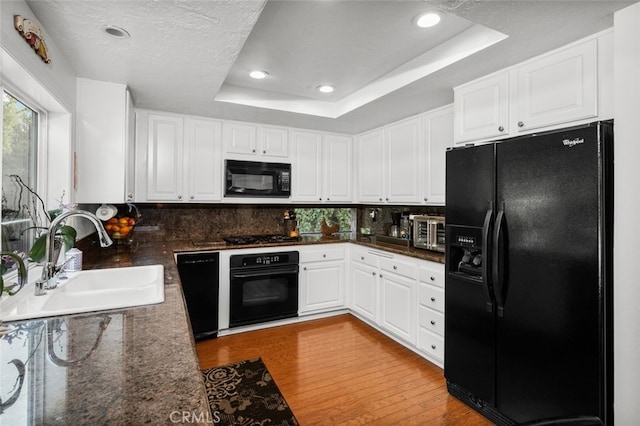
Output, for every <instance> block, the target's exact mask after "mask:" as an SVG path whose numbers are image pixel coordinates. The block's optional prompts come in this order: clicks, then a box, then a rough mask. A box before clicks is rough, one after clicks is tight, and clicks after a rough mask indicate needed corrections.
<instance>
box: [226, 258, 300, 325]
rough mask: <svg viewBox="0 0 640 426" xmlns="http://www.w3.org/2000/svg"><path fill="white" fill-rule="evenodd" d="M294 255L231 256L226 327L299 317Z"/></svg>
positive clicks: (296, 259)
mask: <svg viewBox="0 0 640 426" xmlns="http://www.w3.org/2000/svg"><path fill="white" fill-rule="evenodd" d="M298 262H299V254H298V252H297V251H287V252H278V253H261V254H246V255H234V256H231V257H230V259H229V267H230V286H231V288H230V311H229V327H238V326H242V325H248V324H256V323H261V322H266V321H273V320H276V319H282V318H292V317H296V316H298Z"/></svg>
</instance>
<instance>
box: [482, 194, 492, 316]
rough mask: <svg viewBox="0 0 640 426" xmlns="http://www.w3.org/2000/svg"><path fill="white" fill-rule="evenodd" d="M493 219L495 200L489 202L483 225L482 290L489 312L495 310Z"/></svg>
mask: <svg viewBox="0 0 640 426" xmlns="http://www.w3.org/2000/svg"><path fill="white" fill-rule="evenodd" d="M492 221H493V202H489V209H488V210H487V214H486V215H485V217H484V224H483V226H482V257H483V259H482V290H483V291H484V295H485V297H486V298H487V312H493V297H492V295H491V279H490V271H489V265H490V264H491V263H490V258H491V256H489V247H491V245H490V241H489V240H490V238H491V225H492Z"/></svg>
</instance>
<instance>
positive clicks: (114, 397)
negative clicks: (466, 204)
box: [0, 236, 444, 425]
mask: <svg viewBox="0 0 640 426" xmlns="http://www.w3.org/2000/svg"><path fill="white" fill-rule="evenodd" d="M331 243H354V244H358V245H361V246H366V247H371V248H374V249H378V250H386V251H390V252H393V253H398V254H402V255H406V256H412V257H416V258H420V259H425V260H431V261H435V262H441V263H442V262H443V261H444V260H443V259H444V257H443V255H442V254H440V253H435V252H430V251H426V250H418V249H413V248H405V247H388V246H383V245H380V244H375V243H374V242H371V241H370V240H368V239H357V240H352V239H350V238H349V237H348V236H336V237H320V236H305V237H303V238H301V240H300V241H299V242H297V243H294V244H293V245H308V244H331ZM278 245H281V246H283V245H289V246H290V245H292V244H291V243H284V244H268V245H266V244H262V245H261V244H256V245H252V246H227V245H224V244H222V243H221V242H217V241H211V242H208V243H207V242H205V243H204V244H202V243H195V244H194V242H193V241H171V242H135V241H134V242H133V243H132V244H130V245H114V246H112V247H108V248H104V249H103V248H100V247H99V246H98V245H97V243H96V242H95V240H94V237H93V236H92V237H89V238H86V239H84V240H82V241H80V242H79V243H78V247H79V248H80V249H81V250H82V251H83V268H84V269H96V268H104V267H111V268H112V267H126V266H142V265H151V264H162V265H164V268H165V301H164V302H163V303H160V304H156V305H149V306H143V307H136V308H130V309H122V310H114V311H104V312H96V313H90V314H81V315H70V316H60V317H53V318H48V319H39V320H32V321H19V322H14V323H10V324H12V325H14V326H15V327H16V328H15V330H14V331H13V332H11V333H9V334H7V335H5V336H2V337H1V338H0V348H1V351H0V371H1V372H2V374H1V375H0V392H1V393H0V398H1V401H2V411H0V413H1V414H0V423H2V424H5V423H6V424H16V423H17V422H18V420H19V421H20V422H24V421H25V419H26V420H27V423H28V424H53V425H55V424H60V425H62V424H65V425H66V424H77V425H80V424H92V425H93V424H113V425H119V424H144V423H150V424H175V423H176V421H175V420H176V419H183V416H185V415H186V416H187V417H185V418H186V419H187V420H188V423H190V424H200V423H211V418H212V417H211V414H210V411H209V406H208V404H207V400H206V395H205V392H204V386H203V385H202V381H201V377H200V370H199V364H198V358H197V354H196V350H195V344H194V340H193V337H192V333H191V328H190V325H189V321H188V317H187V313H186V309H185V304H184V298H183V295H182V291H181V288H180V280H179V275H178V271H177V268H176V265H175V261H174V257H173V255H174V253H175V252H181V251H197V250H230V249H238V248H252V247H267V246H278ZM51 359H53V360H54V361H55V362H52V361H51ZM69 360H71V361H69ZM20 370H22V371H23V373H24V374H22V375H20V374H19V372H20ZM14 395H15V399H14V398H13V396H14ZM185 413H186V414H185ZM14 419H15V421H14ZM180 421H183V420H180Z"/></svg>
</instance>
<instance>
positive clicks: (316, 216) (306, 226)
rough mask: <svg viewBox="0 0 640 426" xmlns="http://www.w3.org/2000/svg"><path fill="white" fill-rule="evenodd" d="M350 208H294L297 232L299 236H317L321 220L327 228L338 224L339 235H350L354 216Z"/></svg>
mask: <svg viewBox="0 0 640 426" xmlns="http://www.w3.org/2000/svg"><path fill="white" fill-rule="evenodd" d="M353 211H354V209H352V208H296V219H297V220H298V230H299V231H300V233H301V234H319V233H320V225H321V224H322V219H325V220H326V221H327V224H328V225H329V226H331V225H333V224H336V223H337V224H338V225H339V226H340V230H339V232H340V233H350V232H351V230H352V229H353V227H354V225H353V220H354V218H355V216H356V215H355V214H354V213H353Z"/></svg>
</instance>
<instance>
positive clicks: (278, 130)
mask: <svg viewBox="0 0 640 426" xmlns="http://www.w3.org/2000/svg"><path fill="white" fill-rule="evenodd" d="M258 147H259V149H260V154H262V155H267V156H271V157H281V158H289V130H288V129H286V128H284V127H272V126H259V127H258Z"/></svg>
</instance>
